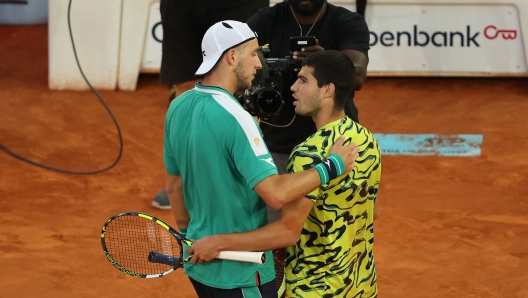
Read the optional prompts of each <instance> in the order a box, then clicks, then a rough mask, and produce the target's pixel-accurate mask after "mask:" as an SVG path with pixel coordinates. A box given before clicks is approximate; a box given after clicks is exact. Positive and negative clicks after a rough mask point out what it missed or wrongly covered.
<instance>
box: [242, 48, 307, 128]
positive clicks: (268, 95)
mask: <svg viewBox="0 0 528 298" xmlns="http://www.w3.org/2000/svg"><path fill="white" fill-rule="evenodd" d="M259 58H260V61H261V63H262V69H260V70H259V71H258V72H257V76H256V77H255V80H254V81H253V84H252V86H251V87H250V88H249V89H247V90H246V92H245V93H244V95H243V96H242V100H243V104H244V106H245V107H246V110H247V111H248V112H249V113H250V114H251V115H253V116H257V117H259V118H260V119H261V120H264V121H268V122H269V121H271V122H273V121H274V120H275V119H276V118H277V117H278V116H279V114H280V110H281V108H282V106H283V104H284V101H283V100H282V84H283V83H282V82H283V76H285V75H289V74H290V73H291V72H293V69H294V68H296V67H299V66H298V64H299V63H298V62H297V61H295V60H293V59H292V58H291V57H288V56H286V57H284V58H269V48H267V47H266V46H263V47H261V48H260V51H259ZM299 68H300V67H299Z"/></svg>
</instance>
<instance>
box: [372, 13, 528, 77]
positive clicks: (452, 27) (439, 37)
mask: <svg viewBox="0 0 528 298" xmlns="http://www.w3.org/2000/svg"><path fill="white" fill-rule="evenodd" d="M367 12H368V13H367V22H368V25H369V30H370V47H371V49H370V51H369V58H370V63H369V67H368V70H369V72H400V73H405V72H414V73H417V72H424V73H425V74H427V73H436V74H438V73H442V72H446V73H449V74H454V73H457V72H460V73H475V74H482V75H484V74H522V73H526V72H527V66H526V59H525V54H524V53H525V49H524V46H523V42H522V36H521V34H520V33H521V29H520V25H519V14H518V11H517V8H516V7H515V6H513V5H482V6H477V5H403V4H400V5H397V4H396V5H381V4H380V5H371V6H369V7H368V9H367Z"/></svg>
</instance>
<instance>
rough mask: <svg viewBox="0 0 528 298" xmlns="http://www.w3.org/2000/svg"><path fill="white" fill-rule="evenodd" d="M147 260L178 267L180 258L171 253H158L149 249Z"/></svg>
mask: <svg viewBox="0 0 528 298" xmlns="http://www.w3.org/2000/svg"><path fill="white" fill-rule="evenodd" d="M148 260H149V262H151V263H159V264H165V265H169V266H172V267H180V258H178V257H175V256H172V255H164V254H160V253H159V252H157V251H154V250H153V251H151V252H149V254H148Z"/></svg>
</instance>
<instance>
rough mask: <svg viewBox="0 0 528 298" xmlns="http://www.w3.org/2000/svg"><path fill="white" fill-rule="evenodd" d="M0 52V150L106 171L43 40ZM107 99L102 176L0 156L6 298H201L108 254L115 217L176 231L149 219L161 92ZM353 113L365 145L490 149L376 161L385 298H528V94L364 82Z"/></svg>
mask: <svg viewBox="0 0 528 298" xmlns="http://www.w3.org/2000/svg"><path fill="white" fill-rule="evenodd" d="M0 40H1V42H0V53H1V55H0V143H1V144H2V145H4V146H6V147H8V148H10V149H11V150H13V151H15V152H16V153H18V154H20V155H22V156H24V157H27V158H30V159H33V160H35V161H38V162H41V163H44V164H46V165H51V166H55V167H60V168H65V169H70V170H77V171H86V170H97V169H100V168H104V167H107V166H109V165H110V164H112V162H114V160H115V159H116V157H117V154H118V152H119V140H118V137H117V132H116V129H115V126H114V124H113V122H112V120H111V118H110V116H109V115H108V113H107V112H106V110H105V109H104V107H103V105H102V104H101V103H100V102H99V101H98V99H97V98H96V97H95V95H93V94H92V93H91V92H90V91H85V92H75V91H51V90H49V89H48V32H47V26H46V25H38V26H0ZM81 63H82V61H81ZM100 93H101V95H102V96H103V98H104V99H105V100H106V101H107V103H108V105H109V107H110V108H111V110H112V111H113V112H114V114H115V116H116V118H117V120H118V122H119V124H120V126H121V129H122V133H123V138H124V151H123V157H122V159H121V161H120V162H119V163H118V164H117V166H116V167H114V168H112V169H111V170H109V171H106V172H103V173H100V174H97V175H71V174H63V173H58V172H54V171H49V170H45V169H42V168H39V167H35V166H33V165H30V164H28V163H25V162H22V161H20V160H18V159H15V158H13V157H12V156H10V155H8V154H7V153H5V152H4V151H1V152H0V210H1V211H0V212H1V214H2V216H1V217H0V223H1V227H2V229H1V231H0V259H1V261H0V264H1V265H0V267H1V268H2V270H1V271H0V272H1V273H0V288H1V289H2V290H1V294H0V296H2V297H40V298H46V297H50V298H51V297H53V298H57V297H195V294H194V291H193V289H192V287H191V284H190V282H189V281H188V280H187V278H186V277H185V276H184V275H183V273H182V272H181V271H180V272H176V273H173V274H171V275H169V276H167V277H163V278H158V279H152V280H145V279H138V278H134V277H131V276H128V275H125V274H123V273H121V272H119V271H118V270H116V269H115V268H114V267H113V266H112V265H111V264H110V263H109V262H108V261H107V259H106V258H105V256H104V254H103V252H102V249H101V244H100V231H101V227H102V225H103V223H104V221H105V220H106V219H107V218H109V217H110V216H111V215H113V214H115V213H118V212H121V211H143V212H146V213H150V214H153V215H155V216H158V217H160V218H161V219H164V220H166V221H167V222H168V223H169V224H174V220H173V219H172V213H171V212H168V211H158V210H155V209H154V208H153V207H151V206H150V202H151V200H152V197H153V195H154V194H155V193H156V192H157V191H158V190H160V189H161V188H163V187H164V183H165V182H164V179H165V176H164V167H163V161H162V149H163V147H162V144H163V121H164V115H165V111H166V108H167V93H168V90H167V87H166V86H164V85H162V84H161V83H159V82H158V77H157V75H142V76H141V77H140V79H139V83H138V88H137V91H135V92H123V91H101V92H100ZM356 103H357V105H358V108H359V110H360V121H361V123H362V124H363V125H364V126H366V127H367V128H369V129H370V130H371V131H372V132H376V133H401V134H425V133H434V134H482V135H483V136H484V141H483V145H482V154H481V155H480V156H477V157H445V156H429V157H416V156H385V157H384V158H383V174H382V180H381V190H380V193H379V196H378V200H379V201H378V202H379V204H380V208H381V209H380V210H381V216H380V218H379V219H378V220H377V221H376V229H375V239H376V245H375V256H376V261H377V273H378V282H379V290H380V294H379V297H380V298H389V297H390V298H400V297H401V298H409V297H430V298H433V297H442V298H460V297H479V298H480V297H501V298H503V297H508V298H522V297H528V215H527V214H528V201H527V197H528V181H527V177H528V157H527V155H528V153H527V148H528V131H527V130H526V127H528V116H527V114H528V80H527V79H526V78H516V79H497V78H487V79H472V78H372V77H370V78H368V80H367V83H366V85H365V87H364V88H363V90H362V91H360V92H358V94H357V97H356Z"/></svg>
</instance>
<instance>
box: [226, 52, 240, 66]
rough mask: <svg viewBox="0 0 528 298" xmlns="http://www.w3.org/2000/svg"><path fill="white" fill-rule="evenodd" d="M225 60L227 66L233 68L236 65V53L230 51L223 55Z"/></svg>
mask: <svg viewBox="0 0 528 298" xmlns="http://www.w3.org/2000/svg"><path fill="white" fill-rule="evenodd" d="M225 59H226V61H227V63H228V65H229V66H235V65H236V64H237V63H238V56H237V51H236V50H235V49H230V50H229V51H227V52H226V53H225Z"/></svg>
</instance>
